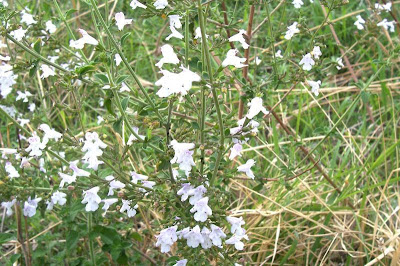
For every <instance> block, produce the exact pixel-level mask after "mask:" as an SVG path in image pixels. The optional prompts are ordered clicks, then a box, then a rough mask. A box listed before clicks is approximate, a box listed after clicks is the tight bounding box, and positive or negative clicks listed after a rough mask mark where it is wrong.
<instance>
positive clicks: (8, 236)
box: [0, 233, 15, 244]
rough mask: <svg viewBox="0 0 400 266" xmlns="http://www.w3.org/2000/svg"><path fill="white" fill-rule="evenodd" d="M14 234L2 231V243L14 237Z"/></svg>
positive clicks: (0, 235) (0, 236)
mask: <svg viewBox="0 0 400 266" xmlns="http://www.w3.org/2000/svg"><path fill="white" fill-rule="evenodd" d="M14 238H15V237H14V235H13V234H10V233H0V244H4V243H6V242H8V241H10V240H12V239H14Z"/></svg>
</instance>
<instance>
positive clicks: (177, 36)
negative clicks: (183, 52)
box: [165, 26, 183, 41]
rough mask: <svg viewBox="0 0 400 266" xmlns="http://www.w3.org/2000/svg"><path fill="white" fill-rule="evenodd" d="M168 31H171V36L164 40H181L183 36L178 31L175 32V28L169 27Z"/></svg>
mask: <svg viewBox="0 0 400 266" xmlns="http://www.w3.org/2000/svg"><path fill="white" fill-rule="evenodd" d="M169 29H170V30H171V34H170V35H168V36H167V38H165V40H167V41H168V40H169V39H171V38H177V39H180V40H182V39H183V35H182V34H181V33H180V32H179V31H177V30H176V29H175V27H172V26H169Z"/></svg>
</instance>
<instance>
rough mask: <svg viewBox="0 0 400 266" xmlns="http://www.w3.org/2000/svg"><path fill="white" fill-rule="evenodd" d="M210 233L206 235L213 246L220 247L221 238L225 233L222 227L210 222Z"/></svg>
mask: <svg viewBox="0 0 400 266" xmlns="http://www.w3.org/2000/svg"><path fill="white" fill-rule="evenodd" d="M210 227H211V233H210V234H209V235H208V237H209V238H210V239H211V241H212V243H213V245H214V246H217V247H219V248H222V240H221V238H225V237H226V234H225V233H224V232H223V231H222V229H221V228H220V227H218V226H216V225H213V224H211V226H210Z"/></svg>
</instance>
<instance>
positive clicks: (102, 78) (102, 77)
mask: <svg viewBox="0 0 400 266" xmlns="http://www.w3.org/2000/svg"><path fill="white" fill-rule="evenodd" d="M94 78H95V79H97V80H99V81H100V82H101V83H103V84H108V83H110V82H109V81H108V77H107V76H106V75H105V74H103V73H96V74H94Z"/></svg>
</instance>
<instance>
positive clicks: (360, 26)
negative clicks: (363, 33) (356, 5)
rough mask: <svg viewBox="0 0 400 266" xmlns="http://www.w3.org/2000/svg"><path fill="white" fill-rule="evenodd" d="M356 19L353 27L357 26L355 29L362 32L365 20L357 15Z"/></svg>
mask: <svg viewBox="0 0 400 266" xmlns="http://www.w3.org/2000/svg"><path fill="white" fill-rule="evenodd" d="M356 18H357V20H356V22H354V25H356V26H357V29H359V30H363V29H364V24H365V20H364V19H363V18H362V17H361V16H360V15H358V16H357V17H356Z"/></svg>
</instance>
